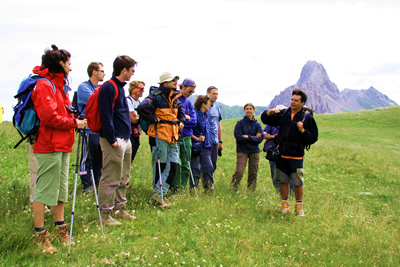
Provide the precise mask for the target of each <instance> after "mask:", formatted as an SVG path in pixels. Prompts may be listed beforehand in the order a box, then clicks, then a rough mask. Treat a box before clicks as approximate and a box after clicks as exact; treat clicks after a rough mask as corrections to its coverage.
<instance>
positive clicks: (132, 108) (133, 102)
mask: <svg viewBox="0 0 400 267" xmlns="http://www.w3.org/2000/svg"><path fill="white" fill-rule="evenodd" d="M126 98H127V101H126V102H128V107H129V112H132V111H135V112H136V108H137V106H139V104H140V101H139V99H138V100H135V99H134V98H133V97H131V96H127V97H126ZM136 113H137V112H136Z"/></svg>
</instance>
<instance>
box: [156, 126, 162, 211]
mask: <svg viewBox="0 0 400 267" xmlns="http://www.w3.org/2000/svg"><path fill="white" fill-rule="evenodd" d="M154 128H155V132H156V148H157V166H158V180H159V181H160V192H161V206H164V195H163V188H162V186H163V185H162V181H161V162H160V149H159V148H158V134H157V122H156V123H155V124H154Z"/></svg>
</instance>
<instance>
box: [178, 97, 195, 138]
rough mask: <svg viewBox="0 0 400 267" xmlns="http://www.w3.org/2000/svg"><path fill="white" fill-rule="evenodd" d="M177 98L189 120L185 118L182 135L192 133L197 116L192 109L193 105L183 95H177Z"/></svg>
mask: <svg viewBox="0 0 400 267" xmlns="http://www.w3.org/2000/svg"><path fill="white" fill-rule="evenodd" d="M178 100H179V101H181V103H182V106H183V110H184V111H185V116H186V115H189V116H190V120H187V121H186V122H185V127H184V128H183V129H182V135H183V136H188V135H190V136H191V135H192V134H193V128H194V127H195V126H196V124H197V117H196V112H195V111H194V107H193V104H192V102H190V100H189V99H187V98H186V97H184V96H180V97H178Z"/></svg>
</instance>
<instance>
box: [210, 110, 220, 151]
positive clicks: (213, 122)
mask: <svg viewBox="0 0 400 267" xmlns="http://www.w3.org/2000/svg"><path fill="white" fill-rule="evenodd" d="M221 120H222V116H221V111H220V110H219V107H218V106H217V104H215V103H214V105H212V106H211V107H210V109H209V110H208V121H209V122H210V143H212V144H218V143H219V137H218V124H219V122H220V121H221Z"/></svg>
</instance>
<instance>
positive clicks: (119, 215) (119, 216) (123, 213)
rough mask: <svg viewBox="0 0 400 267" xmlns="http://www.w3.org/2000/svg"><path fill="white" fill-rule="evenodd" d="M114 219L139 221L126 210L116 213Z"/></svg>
mask: <svg viewBox="0 0 400 267" xmlns="http://www.w3.org/2000/svg"><path fill="white" fill-rule="evenodd" d="M114 218H117V219H124V220H129V221H133V220H137V218H136V217H135V216H132V215H130V214H129V213H128V212H127V211H126V210H125V209H121V210H117V211H115V213H114Z"/></svg>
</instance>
